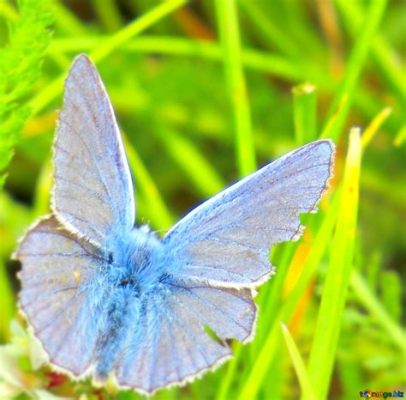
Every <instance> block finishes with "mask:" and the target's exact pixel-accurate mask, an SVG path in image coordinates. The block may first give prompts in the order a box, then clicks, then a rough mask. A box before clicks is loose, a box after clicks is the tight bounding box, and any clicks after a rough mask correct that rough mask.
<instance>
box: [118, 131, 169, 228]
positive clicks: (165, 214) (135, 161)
mask: <svg viewBox="0 0 406 400" xmlns="http://www.w3.org/2000/svg"><path fill="white" fill-rule="evenodd" d="M123 137H124V144H125V146H124V147H125V150H126V153H127V157H128V162H129V164H130V167H131V170H132V173H133V175H134V180H135V186H136V188H137V190H139V191H140V192H141V195H142V196H143V198H144V199H145V202H146V204H148V209H147V214H148V215H147V216H148V217H149V219H150V221H151V223H152V225H153V226H154V227H155V228H157V229H160V230H161V229H162V230H167V229H169V228H170V227H171V226H172V225H173V223H174V219H173V217H172V214H171V213H170V211H169V210H168V208H167V207H166V205H165V202H164V201H163V199H162V197H161V194H160V193H159V190H158V188H157V187H156V185H155V182H154V181H153V179H152V177H151V176H150V174H149V172H148V170H147V169H146V168H145V166H144V164H143V162H142V160H141V158H140V156H139V155H138V153H137V152H136V150H135V148H134V147H133V146H132V145H131V143H130V142H129V141H128V139H127V138H126V136H123Z"/></svg>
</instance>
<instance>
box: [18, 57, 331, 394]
mask: <svg viewBox="0 0 406 400" xmlns="http://www.w3.org/2000/svg"><path fill="white" fill-rule="evenodd" d="M333 153H334V145H333V144H332V142H331V141H329V140H320V141H316V142H313V143H310V144H308V145H306V146H303V147H301V148H299V149H297V150H295V151H293V152H291V153H289V154H287V155H285V156H284V157H282V158H279V159H278V160H276V161H274V162H273V163H271V164H268V165H266V166H265V167H263V168H262V169H260V170H258V171H257V172H255V173H253V174H251V175H249V176H248V177H246V178H245V179H242V180H241V181H239V182H238V183H236V184H234V185H232V186H230V187H229V188H228V189H226V190H224V191H223V192H221V193H219V194H217V195H216V196H214V197H213V198H211V199H210V200H208V201H206V202H205V203H203V204H201V205H200V206H198V207H197V208H195V209H194V210H193V211H192V212H190V213H189V214H188V215H186V216H185V217H184V218H183V219H181V220H180V221H179V222H178V223H177V224H176V225H175V226H174V227H173V228H172V229H171V230H170V231H169V232H168V233H167V234H166V235H165V236H164V237H163V238H159V237H158V236H157V235H156V234H155V233H154V232H152V231H150V229H149V228H148V227H147V226H141V227H135V226H134V221H135V202H134V197H133V192H134V191H133V185H132V181H131V175H130V170H129V167H128V164H127V160H126V156H125V153H124V149H123V144H122V141H121V138H120V133H119V130H118V127H117V124H116V120H115V117H114V113H113V109H112V107H111V104H110V101H109V99H108V97H107V94H106V91H105V89H104V86H103V83H102V82H101V80H100V77H99V75H98V73H97V71H96V69H95V67H94V66H93V65H92V63H91V62H90V61H89V59H88V58H87V57H86V56H84V55H81V56H79V57H77V58H76V59H75V61H74V63H73V66H72V68H71V70H70V72H69V76H68V78H67V80H66V84H65V94H64V104H63V108H62V111H61V113H60V118H59V125H58V128H57V134H56V140H55V144H54V166H55V172H54V181H55V184H54V188H53V203H52V210H53V213H52V214H51V215H48V216H45V217H44V218H41V219H40V220H39V221H38V222H37V223H36V224H35V225H34V226H33V227H31V228H30V229H29V230H28V232H27V233H26V235H25V236H24V237H23V238H22V240H21V241H20V243H19V246H18V249H17V251H16V253H15V257H16V258H17V259H19V260H21V262H22V265H23V267H22V271H21V272H20V275H19V276H20V279H21V285H22V289H21V293H20V305H21V309H22V311H23V313H24V314H25V316H26V318H27V320H28V321H29V323H30V325H31V326H32V328H33V330H34V332H35V335H36V336H37V337H38V339H39V340H40V341H41V343H42V345H43V347H44V348H45V350H46V352H47V353H48V355H49V358H50V362H51V363H52V364H54V365H55V366H56V367H59V368H60V369H62V370H63V371H67V372H70V373H71V374H72V375H73V376H75V377H82V376H91V377H93V378H94V380H95V381H99V382H103V381H105V380H106V379H107V378H108V377H109V376H111V375H112V376H114V377H115V379H116V380H117V383H118V384H119V385H120V386H124V387H131V388H134V389H136V390H138V391H140V392H142V393H146V394H151V393H153V392H154V391H155V390H157V389H159V388H163V387H167V386H170V385H172V384H183V383H185V382H187V381H190V380H192V379H194V378H195V377H196V376H198V375H200V374H201V373H202V372H203V371H205V370H207V369H208V368H212V369H213V368H216V367H217V366H218V365H220V364H221V363H222V362H224V361H225V360H226V359H228V358H229V357H231V351H230V348H229V346H228V345H227V343H226V339H228V338H235V339H238V340H239V341H240V342H242V343H246V342H248V341H250V340H252V338H253V336H254V327H255V320H256V312H257V309H256V305H255V303H254V301H253V296H254V293H255V291H254V289H255V288H256V287H258V286H259V285H261V284H262V283H263V282H265V281H266V280H267V279H269V277H270V276H271V275H272V274H273V272H274V269H273V267H272V266H271V265H270V263H269V248H270V246H271V245H273V244H276V243H280V242H285V241H289V240H295V239H297V238H299V237H300V235H301V225H300V222H299V215H300V214H301V213H304V212H312V211H315V207H316V204H317V202H318V201H319V199H320V197H321V196H322V194H323V192H324V191H325V190H326V187H327V185H328V180H329V178H330V177H331V175H332V164H333ZM207 327H209V328H210V329H211V330H212V331H214V332H215V334H216V335H217V337H218V338H219V339H220V340H221V341H222V342H223V343H221V342H219V340H214V339H213V338H212V337H211V336H210V335H209V334H208V333H207Z"/></svg>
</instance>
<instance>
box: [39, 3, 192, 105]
mask: <svg viewBox="0 0 406 400" xmlns="http://www.w3.org/2000/svg"><path fill="white" fill-rule="evenodd" d="M186 2H187V0H168V1H165V2H163V3H161V4H159V5H158V6H156V7H155V8H153V9H152V10H151V11H149V12H147V13H146V14H144V15H142V16H141V17H139V18H137V19H136V20H135V21H133V22H131V23H130V24H128V25H127V26H125V27H124V28H122V29H121V30H119V31H118V32H116V33H115V34H114V35H111V36H108V37H106V38H105V40H104V41H101V42H99V43H98V45H97V47H96V48H95V49H94V50H93V51H92V52H91V53H90V54H89V57H90V58H91V59H92V60H93V61H94V62H95V63H97V62H99V61H101V60H102V59H104V58H106V57H107V56H108V55H109V54H111V52H113V51H114V50H115V49H116V48H118V47H120V46H122V45H123V44H124V43H126V42H127V41H128V40H130V39H131V38H132V37H133V36H135V35H138V34H139V33H141V32H143V31H144V30H146V29H147V28H149V27H150V26H151V25H154V24H155V23H157V22H158V21H159V20H160V19H162V18H164V17H165V16H167V15H168V14H170V13H171V12H172V11H174V10H176V9H177V8H179V7H180V6H182V5H183V4H185V3H186ZM65 76H66V73H65V72H64V73H63V74H62V75H60V76H59V77H57V78H56V79H55V80H54V81H52V82H51V83H50V84H49V85H48V86H47V87H46V88H45V89H44V90H42V91H41V92H40V93H39V94H38V95H37V96H36V97H34V99H33V100H32V101H31V107H32V109H33V112H34V113H39V112H40V111H41V110H43V109H44V108H45V107H46V106H47V105H48V104H49V103H50V102H51V101H52V100H53V99H54V98H55V97H56V96H58V95H59V94H60V93H61V92H62V86H63V81H64V79H65Z"/></svg>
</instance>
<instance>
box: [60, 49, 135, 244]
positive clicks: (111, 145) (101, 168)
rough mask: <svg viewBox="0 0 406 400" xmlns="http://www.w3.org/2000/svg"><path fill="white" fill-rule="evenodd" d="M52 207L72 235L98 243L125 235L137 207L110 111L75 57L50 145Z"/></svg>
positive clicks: (97, 82) (93, 76)
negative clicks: (117, 231) (52, 168)
mask: <svg viewBox="0 0 406 400" xmlns="http://www.w3.org/2000/svg"><path fill="white" fill-rule="evenodd" d="M54 164H55V186H54V192H53V208H54V211H55V213H56V215H57V217H58V218H59V219H61V220H62V221H63V222H64V223H65V225H66V226H68V227H69V228H70V229H71V230H72V231H74V232H77V233H78V234H80V235H81V236H85V237H87V238H91V239H92V240H93V241H94V242H96V243H99V244H102V243H103V240H104V239H105V238H106V236H108V235H109V234H112V233H114V230H115V229H118V228H119V229H120V230H121V231H122V232H126V231H129V230H130V229H131V228H132V227H133V224H134V217H135V215H134V214H135V204H134V197H133V186H132V182H131V175H130V171H129V168H128V164H127V160H126V157H125V153H124V149H123V145H122V142H121V139H120V133H119V130H118V127H117V123H116V120H115V117H114V113H113V109H112V107H111V104H110V101H109V99H108V97H107V93H106V91H105V89H104V86H103V83H102V81H101V79H100V77H99V75H98V73H97V71H96V68H95V67H94V66H93V65H92V63H91V62H90V60H89V59H88V58H87V57H86V56H84V55H81V56H78V57H77V58H76V59H75V61H74V63H73V66H72V68H71V70H70V72H69V75H68V78H67V80H66V83H65V94H64V100H63V108H62V111H61V113H60V117H59V125H58V128H57V136H56V141H55V146H54Z"/></svg>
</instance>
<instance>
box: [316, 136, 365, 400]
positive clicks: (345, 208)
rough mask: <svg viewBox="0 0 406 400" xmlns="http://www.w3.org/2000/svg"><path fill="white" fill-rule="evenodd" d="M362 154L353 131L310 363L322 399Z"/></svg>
mask: <svg viewBox="0 0 406 400" xmlns="http://www.w3.org/2000/svg"><path fill="white" fill-rule="evenodd" d="M361 151H362V148H361V138H360V132H359V130H358V129H353V130H352V131H351V134H350V144H349V150H348V155H347V159H346V167H345V175H344V181H343V188H342V192H341V201H340V210H339V216H338V221H337V227H336V232H335V236H334V238H333V242H332V247H333V248H334V251H333V252H332V253H331V255H330V263H329V268H328V272H327V276H326V280H325V283H324V286H323V295H322V299H321V305H320V309H319V314H318V318H317V324H316V328H315V335H314V339H313V344H312V349H311V353H310V359H309V375H310V377H311V381H312V384H313V387H314V390H315V394H316V397H317V398H318V399H325V398H326V397H327V393H328V388H329V384H330V380H331V375H332V371H333V364H334V359H335V354H336V349H337V344H338V337H339V334H340V327H341V319H342V315H343V310H344V307H345V301H346V297H347V291H348V286H349V282H350V274H351V268H352V264H353V255H354V238H355V234H356V228H357V213H358V187H359V174H360V164H361Z"/></svg>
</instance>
